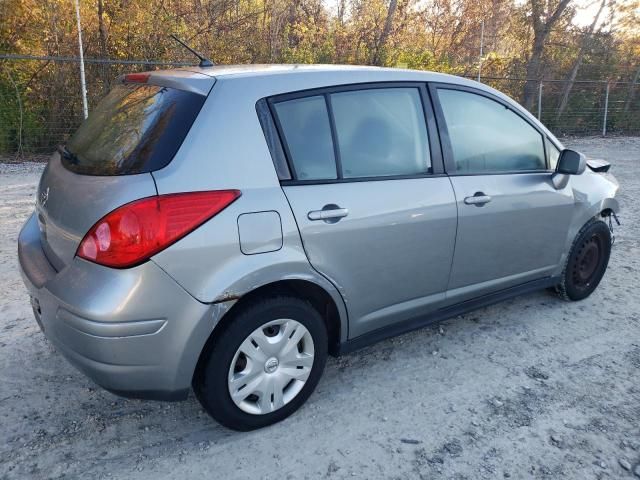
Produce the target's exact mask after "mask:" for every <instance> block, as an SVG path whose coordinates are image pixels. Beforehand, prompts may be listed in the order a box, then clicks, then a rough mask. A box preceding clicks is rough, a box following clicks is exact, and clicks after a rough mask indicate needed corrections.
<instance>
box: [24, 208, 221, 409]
mask: <svg viewBox="0 0 640 480" xmlns="http://www.w3.org/2000/svg"><path fill="white" fill-rule="evenodd" d="M18 256H19V260H20V269H21V272H22V276H23V279H24V283H25V285H26V286H27V289H28V290H29V293H30V295H31V298H32V306H33V309H34V314H35V316H36V320H37V321H38V323H39V325H40V327H41V328H42V330H43V331H44V333H45V335H46V337H47V338H48V339H49V340H50V341H51V342H52V343H53V344H54V345H55V346H56V348H57V349H58V350H59V351H60V352H61V353H62V354H63V355H64V356H65V357H66V358H67V359H68V360H69V362H70V363H72V364H73V365H74V366H75V367H77V368H78V369H79V370H80V371H82V372H83V373H85V374H86V375H87V376H88V377H90V378H91V379H92V380H94V381H95V382H96V383H97V384H98V385H100V386H102V387H103V388H105V389H107V390H110V391H112V392H114V393H117V394H119V395H124V396H129V397H136V398H153V399H163V400H178V399H182V398H185V397H186V396H187V395H188V392H189V389H190V387H191V379H192V377H193V372H194V369H195V366H196V364H197V361H198V357H199V355H200V352H201V351H202V348H203V347H204V344H205V342H206V340H207V339H208V337H209V335H210V334H211V331H212V330H213V328H214V326H215V325H216V323H217V322H218V320H219V319H220V318H221V317H222V315H223V314H224V313H225V312H226V311H227V310H228V308H229V307H230V306H231V305H232V304H233V302H224V303H219V304H214V305H207V304H203V303H201V302H199V301H197V300H196V299H194V298H193V297H192V296H191V295H189V294H188V293H187V292H186V291H185V290H184V289H183V288H182V287H181V286H180V285H179V284H178V283H176V282H175V281H174V280H173V279H172V278H171V277H170V276H169V275H168V274H166V273H165V272H164V271H163V270H162V269H161V268H160V267H158V266H157V265H156V264H155V263H153V262H152V261H149V262H146V263H144V264H142V265H139V266H137V267H134V268H129V269H124V270H117V269H111V268H106V267H102V266H100V265H96V264H94V263H91V262H87V261H85V260H82V259H79V258H75V259H73V260H72V261H71V262H70V263H69V264H68V265H67V266H65V267H64V268H63V269H62V270H60V271H59V272H56V271H55V270H54V268H53V266H52V265H51V264H50V263H49V262H48V260H47V258H46V256H45V254H44V252H43V250H42V247H41V243H40V232H39V229H38V226H37V221H36V219H35V217H34V216H31V217H30V218H29V220H28V221H27V223H26V224H25V225H24V227H23V229H22V231H21V232H20V236H19V240H18Z"/></svg>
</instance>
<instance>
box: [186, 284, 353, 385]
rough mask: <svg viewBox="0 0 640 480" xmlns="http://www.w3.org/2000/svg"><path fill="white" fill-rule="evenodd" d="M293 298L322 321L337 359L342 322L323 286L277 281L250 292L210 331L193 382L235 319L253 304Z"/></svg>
mask: <svg viewBox="0 0 640 480" xmlns="http://www.w3.org/2000/svg"><path fill="white" fill-rule="evenodd" d="M282 295H286V296H293V297H296V298H299V299H301V300H305V301H307V302H309V303H310V304H311V305H312V306H313V307H314V309H315V310H317V311H318V313H319V314H320V316H321V317H322V318H323V320H324V322H325V325H326V327H327V337H328V341H329V344H328V349H329V353H330V354H332V355H337V353H338V350H339V346H340V342H341V341H342V333H341V332H342V328H343V323H342V322H343V321H346V319H342V318H341V315H340V311H339V309H338V305H337V304H336V302H335V300H334V298H333V297H332V296H331V294H330V293H329V292H328V291H327V290H326V289H325V288H323V287H322V286H320V285H318V284H316V283H314V282H311V281H309V280H300V279H288V280H279V281H275V282H271V283H267V284H265V285H261V286H260V287H257V288H255V289H253V290H251V291H250V292H247V293H245V294H244V295H242V296H241V297H240V298H239V299H238V300H237V301H236V303H235V304H234V305H233V306H232V307H231V308H230V309H229V310H228V311H227V312H226V313H225V314H224V316H223V317H222V318H221V319H220V321H219V322H218V323H217V324H216V326H215V327H214V329H213V331H212V332H211V334H210V335H209V338H208V339H207V341H206V343H205V345H204V347H203V348H202V351H201V352H200V356H199V358H198V362H197V365H196V368H195V372H194V378H195V376H196V375H197V374H198V371H199V368H200V367H201V366H202V364H203V362H204V360H205V359H206V358H207V356H208V354H209V352H210V350H211V348H212V347H213V343H214V340H215V338H216V336H217V335H218V334H219V333H220V332H221V331H222V330H223V329H225V328H226V327H227V326H228V325H229V324H230V323H231V322H233V319H234V317H235V316H236V315H238V314H239V313H240V312H241V311H242V310H244V309H245V308H247V307H248V306H250V305H252V304H253V303H255V302H257V301H259V300H262V299H265V298H270V297H277V296H282Z"/></svg>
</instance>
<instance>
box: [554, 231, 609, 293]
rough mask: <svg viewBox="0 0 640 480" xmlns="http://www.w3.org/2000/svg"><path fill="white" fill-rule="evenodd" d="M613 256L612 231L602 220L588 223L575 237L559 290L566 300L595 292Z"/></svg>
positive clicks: (557, 288)
mask: <svg viewBox="0 0 640 480" xmlns="http://www.w3.org/2000/svg"><path fill="white" fill-rule="evenodd" d="M610 254H611V231H610V230H609V227H608V226H607V224H606V223H604V222H603V221H602V220H599V219H593V220H591V221H590V222H588V223H587V224H586V225H585V226H584V227H582V229H580V231H579V232H578V235H576V239H575V240H574V242H573V245H572V246H571V251H570V252H569V256H568V257H567V261H566V263H565V266H564V269H563V271H562V280H561V282H560V284H559V285H558V286H557V287H556V291H557V292H558V294H559V295H560V296H561V297H562V298H564V299H565V300H573V301H576V300H582V299H585V298H587V297H588V296H589V295H591V294H592V293H593V291H594V290H595V289H596V287H597V286H598V284H599V283H600V280H602V277H603V276H604V272H605V271H606V270H607V265H608V264H609V256H610Z"/></svg>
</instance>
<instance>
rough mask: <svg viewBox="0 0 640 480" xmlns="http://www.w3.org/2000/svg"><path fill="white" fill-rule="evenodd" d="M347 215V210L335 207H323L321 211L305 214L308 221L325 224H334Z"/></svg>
mask: <svg viewBox="0 0 640 480" xmlns="http://www.w3.org/2000/svg"><path fill="white" fill-rule="evenodd" d="M347 215H349V210H348V209H346V208H340V207H338V206H337V205H325V206H324V208H323V209H322V210H312V211H310V212H309V213H308V214H307V218H308V219H309V220H313V221H315V220H324V221H326V222H327V223H335V222H337V221H338V220H340V219H341V218H344V217H346V216H347Z"/></svg>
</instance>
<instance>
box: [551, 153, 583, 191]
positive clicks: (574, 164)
mask: <svg viewBox="0 0 640 480" xmlns="http://www.w3.org/2000/svg"><path fill="white" fill-rule="evenodd" d="M586 168H587V159H586V157H585V156H584V155H583V154H582V153H580V152H576V151H575V150H569V149H568V148H565V149H564V150H562V152H560V158H559V159H558V165H557V166H556V171H555V173H554V174H553V175H551V181H552V182H553V186H554V187H555V189H556V190H562V189H563V188H564V187H566V186H567V183H569V175H580V174H581V173H582V172H584V171H585V170H586Z"/></svg>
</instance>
